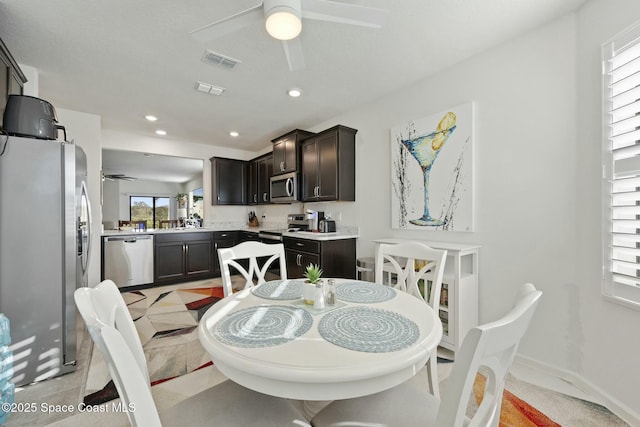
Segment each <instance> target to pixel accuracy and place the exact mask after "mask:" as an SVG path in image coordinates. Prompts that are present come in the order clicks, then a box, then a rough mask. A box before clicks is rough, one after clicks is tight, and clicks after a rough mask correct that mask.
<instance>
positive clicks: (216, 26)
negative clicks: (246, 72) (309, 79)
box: [190, 0, 387, 71]
mask: <svg viewBox="0 0 640 427" xmlns="http://www.w3.org/2000/svg"><path fill="white" fill-rule="evenodd" d="M386 14H387V11H386V10H383V9H377V8H373V7H367V6H358V5H353V4H347V3H339V2H335V1H330V0H263V2H262V3H260V4H258V5H256V6H253V7H251V8H249V9H247V10H244V11H242V12H239V13H236V14H234V15H231V16H229V17H226V18H223V19H220V20H218V21H215V22H212V23H211V24H207V25H205V26H203V27H200V28H197V29H195V30H193V31H191V33H190V34H191V35H192V36H193V37H195V38H196V39H197V40H199V41H201V42H206V41H210V40H213V39H216V38H218V37H222V36H223V35H226V34H229V33H232V32H235V31H237V30H239V29H241V28H243V27H246V26H248V25H251V24H253V23H255V22H257V21H262V20H264V21H265V27H266V29H267V32H268V33H269V34H270V35H271V36H272V37H273V38H275V39H278V40H282V43H283V45H284V53H285V56H286V57H287V63H288V65H289V70H291V71H297V70H302V69H304V68H305V63H304V55H303V53H302V44H301V43H300V38H299V37H298V35H299V34H300V31H302V18H305V19H315V20H318V21H329V22H337V23H341V24H348V25H358V26H362V27H371V28H380V27H381V26H382V24H383V22H384V19H385V16H386Z"/></svg>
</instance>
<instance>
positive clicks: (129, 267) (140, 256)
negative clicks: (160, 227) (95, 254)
mask: <svg viewBox="0 0 640 427" xmlns="http://www.w3.org/2000/svg"><path fill="white" fill-rule="evenodd" d="M104 278H105V279H111V280H113V281H114V283H115V284H116V285H117V286H118V287H119V288H122V287H125V286H135V285H144V284H146V283H152V282H153V235H150V234H144V235H140V236H110V237H106V238H105V242H104Z"/></svg>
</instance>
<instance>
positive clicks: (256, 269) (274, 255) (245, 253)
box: [218, 241, 287, 297]
mask: <svg viewBox="0 0 640 427" xmlns="http://www.w3.org/2000/svg"><path fill="white" fill-rule="evenodd" d="M218 258H219V260H220V271H221V275H222V287H223V290H224V296H225V297H227V296H229V295H231V294H232V293H233V285H232V283H231V269H230V267H233V268H234V269H235V270H237V272H238V273H240V274H241V275H242V277H244V279H245V281H246V282H245V286H244V289H246V288H249V287H252V286H254V280H256V283H255V285H259V284H261V283H264V282H265V281H266V279H265V277H266V274H267V270H268V269H269V268H270V267H271V264H273V263H274V262H275V261H276V260H278V259H279V263H280V279H282V280H286V279H287V264H286V260H285V257H284V245H283V244H282V243H277V244H267V243H261V242H251V241H249V242H243V243H240V244H238V245H236V246H233V247H231V248H221V249H218ZM258 258H266V260H265V261H264V263H263V264H262V266H260V265H259V264H258ZM243 259H244V260H248V261H249V265H248V269H245V267H243V266H242V265H241V264H240V263H239V262H238V260H243Z"/></svg>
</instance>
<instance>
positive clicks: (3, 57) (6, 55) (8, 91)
mask: <svg viewBox="0 0 640 427" xmlns="http://www.w3.org/2000/svg"><path fill="white" fill-rule="evenodd" d="M0 68H1V69H0V123H2V120H3V118H4V108H5V107H6V105H7V99H9V95H22V94H23V87H24V84H25V83H26V82H27V78H26V77H25V76H24V74H23V73H22V70H21V69H20V67H19V66H18V63H17V62H16V61H15V60H14V59H13V56H11V52H9V49H7V46H5V44H4V42H3V41H2V39H0Z"/></svg>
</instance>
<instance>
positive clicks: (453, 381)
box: [311, 283, 542, 427]
mask: <svg viewBox="0 0 640 427" xmlns="http://www.w3.org/2000/svg"><path fill="white" fill-rule="evenodd" d="M541 295H542V292H540V291H538V290H536V289H535V287H534V286H533V285H532V284H531V283H527V284H524V285H522V286H521V287H520V289H519V292H518V297H517V299H516V304H515V306H514V307H513V309H512V310H511V311H509V313H508V314H507V315H505V316H504V317H502V318H501V319H499V320H497V321H495V322H491V323H487V324H485V325H482V326H477V327H475V328H473V329H471V330H470V331H469V332H468V333H467V335H466V337H465V339H464V341H463V342H462V346H461V347H460V351H459V352H458V353H457V354H456V360H455V362H454V364H453V368H452V371H451V375H450V377H449V381H448V384H447V387H446V389H445V391H444V393H443V396H442V401H440V399H438V398H436V397H434V396H432V395H430V394H427V393H424V392H423V391H422V390H421V388H420V387H419V386H418V385H417V384H416V382H414V381H407V382H405V383H402V384H400V385H399V386H396V387H394V388H392V389H389V390H386V391H383V392H380V393H376V394H373V395H369V396H365V397H360V398H356V399H346V400H336V401H334V402H333V403H331V404H330V405H328V406H327V407H326V408H324V409H323V410H321V411H320V412H319V413H318V414H317V415H316V416H315V417H314V418H313V419H312V420H311V424H312V425H313V426H314V427H337V426H340V427H348V426H399V427H413V426H416V427H417V426H420V427H431V426H436V427H462V426H493V427H497V426H498V423H499V421H500V410H501V405H502V392H503V391H504V384H505V381H506V377H507V374H508V372H509V369H510V368H511V364H512V363H513V359H514V357H515V355H516V352H517V350H518V345H519V343H520V340H521V339H522V337H523V336H524V334H525V332H526V331H527V328H528V327H529V324H530V323H531V318H532V317H533V314H534V312H535V309H536V306H537V305H538V302H539V300H540V296H541ZM480 368H482V373H483V374H485V373H486V375H487V381H486V383H485V389H484V397H483V399H482V402H481V403H480V405H479V406H478V408H477V410H476V411H475V413H474V414H473V415H472V417H471V418H468V417H467V416H466V411H467V406H468V403H469V398H470V397H471V396H473V393H472V389H473V384H474V382H475V379H476V374H477V373H478V371H479V370H480Z"/></svg>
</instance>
